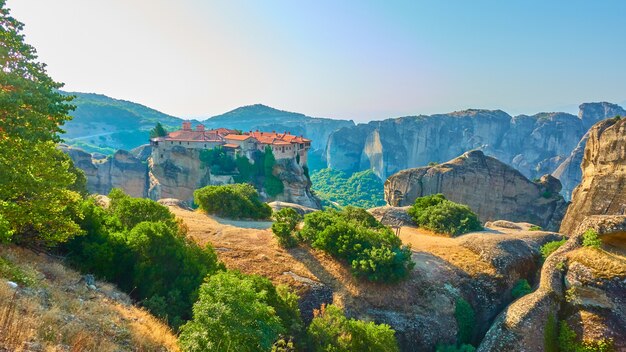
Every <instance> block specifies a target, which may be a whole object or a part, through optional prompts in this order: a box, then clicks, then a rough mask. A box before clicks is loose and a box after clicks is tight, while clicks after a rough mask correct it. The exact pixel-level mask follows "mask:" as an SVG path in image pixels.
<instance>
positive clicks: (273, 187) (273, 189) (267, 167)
mask: <svg viewBox="0 0 626 352" xmlns="http://www.w3.org/2000/svg"><path fill="white" fill-rule="evenodd" d="M274 165H276V158H275V157H274V153H273V152H272V148H271V147H270V146H269V145H268V146H266V147H265V157H264V158H263V169H264V174H265V182H263V188H265V191H266V192H267V194H268V195H269V196H270V197H275V196H277V195H278V194H280V193H283V190H284V185H283V182H282V181H281V180H280V179H279V178H278V177H276V176H274V174H273V172H274Z"/></svg>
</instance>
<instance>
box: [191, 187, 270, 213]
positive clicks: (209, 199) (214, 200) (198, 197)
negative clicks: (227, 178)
mask: <svg viewBox="0 0 626 352" xmlns="http://www.w3.org/2000/svg"><path fill="white" fill-rule="evenodd" d="M194 200H195V202H196V204H197V205H198V206H199V207H200V209H202V210H204V211H206V212H207V213H209V214H215V215H219V216H224V217H228V218H233V219H238V218H248V219H267V218H269V217H270V216H271V215H272V208H270V206H269V205H267V204H265V203H263V202H261V200H260V199H259V194H258V193H257V191H256V189H254V187H253V186H252V185H249V184H246V183H236V184H231V185H222V186H206V187H204V188H200V189H198V190H196V191H195V192H194Z"/></svg>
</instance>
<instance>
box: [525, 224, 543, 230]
mask: <svg viewBox="0 0 626 352" xmlns="http://www.w3.org/2000/svg"><path fill="white" fill-rule="evenodd" d="M541 230H543V229H542V228H541V226H537V225H533V226H531V227H530V228H529V229H528V231H541Z"/></svg>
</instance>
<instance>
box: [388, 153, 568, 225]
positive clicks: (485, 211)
mask: <svg viewBox="0 0 626 352" xmlns="http://www.w3.org/2000/svg"><path fill="white" fill-rule="evenodd" d="M560 190H561V184H560V182H559V181H558V180H557V179H555V178H554V177H552V176H549V175H546V176H544V177H542V178H541V180H540V181H539V182H537V183H535V182H531V181H530V180H528V179H527V178H526V177H524V175H522V174H521V173H520V172H519V171H517V170H515V169H513V168H512V167H510V166H508V165H506V164H504V163H502V162H500V161H498V160H497V159H495V158H492V157H489V156H486V155H485V154H484V153H483V152H482V151H479V150H475V151H470V152H467V153H464V154H463V155H462V156H460V157H458V158H455V159H453V160H451V161H449V162H447V163H443V164H439V165H436V166H427V167H421V168H417V169H408V170H404V171H400V172H398V173H397V174H395V175H393V176H390V177H389V179H387V181H386V182H385V200H386V201H387V203H389V204H390V205H392V206H408V205H412V204H413V203H414V202H415V199H416V198H418V197H423V196H427V195H431V194H437V193H442V194H443V195H444V196H445V197H446V198H447V199H449V200H451V201H454V202H457V203H462V204H466V205H468V206H469V207H470V208H471V209H472V210H473V211H474V212H475V213H476V214H477V215H478V216H479V218H480V220H481V221H483V222H485V221H491V220H500V219H503V220H510V221H520V222H530V223H533V224H536V225H539V226H541V227H542V228H545V229H552V230H556V229H558V226H559V224H560V221H561V219H562V217H563V214H564V212H565V209H566V207H567V203H566V202H565V200H564V199H563V197H562V196H561V195H559V191H560Z"/></svg>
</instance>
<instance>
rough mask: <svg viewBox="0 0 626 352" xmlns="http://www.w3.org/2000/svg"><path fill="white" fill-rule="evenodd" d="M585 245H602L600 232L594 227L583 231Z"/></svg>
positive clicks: (593, 246)
mask: <svg viewBox="0 0 626 352" xmlns="http://www.w3.org/2000/svg"><path fill="white" fill-rule="evenodd" d="M583 246H585V247H590V248H598V249H599V248H600V247H602V240H601V239H600V237H598V233H597V232H596V231H594V230H593V229H588V230H587V231H585V233H583Z"/></svg>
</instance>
